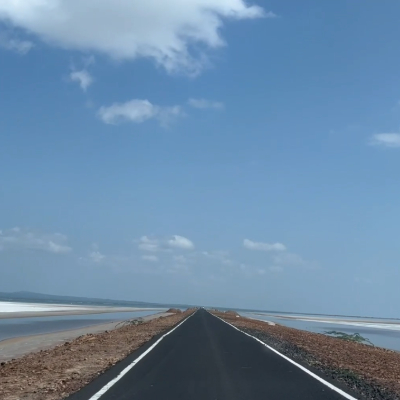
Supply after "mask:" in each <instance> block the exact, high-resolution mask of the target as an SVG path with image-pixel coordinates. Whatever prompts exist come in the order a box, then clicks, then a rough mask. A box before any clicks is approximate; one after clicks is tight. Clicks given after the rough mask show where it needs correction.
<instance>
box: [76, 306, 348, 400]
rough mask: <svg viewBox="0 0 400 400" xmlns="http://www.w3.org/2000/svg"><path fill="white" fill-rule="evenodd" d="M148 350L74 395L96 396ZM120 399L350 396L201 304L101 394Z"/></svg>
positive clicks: (322, 399)
mask: <svg viewBox="0 0 400 400" xmlns="http://www.w3.org/2000/svg"><path fill="white" fill-rule="evenodd" d="M151 344H152V343H149V344H148V347H150V346H151ZM145 350H146V348H142V349H140V350H139V351H138V352H135V353H133V354H132V355H131V356H130V357H128V359H127V360H125V362H123V363H121V364H120V365H118V366H116V367H115V368H113V369H111V370H110V371H108V372H107V373H105V374H104V375H102V376H101V377H99V378H98V379H96V380H95V381H94V382H93V383H92V384H90V385H88V386H87V387H86V388H84V389H83V390H81V391H80V392H78V393H76V394H75V395H73V396H71V397H70V400H89V399H91V398H92V397H93V396H94V395H95V393H96V392H98V391H99V390H100V389H101V388H102V387H103V386H105V385H106V384H107V383H108V382H109V381H110V380H111V379H113V378H115V377H116V376H117V375H118V373H119V372H120V371H121V370H122V369H123V368H125V367H126V366H127V365H129V364H130V363H131V362H132V361H133V360H135V358H137V357H138V356H140V354H141V353H143V352H144V351H145ZM116 399H118V400H160V399H173V400H256V399H257V400H259V399H268V400H275V399H276V400H294V399H296V400H311V399H312V400H339V399H340V400H343V399H344V397H343V396H342V395H341V394H339V393H337V392H335V391H334V390H332V389H330V388H329V387H327V386H325V385H324V384H323V383H321V382H319V381H318V380H316V379H315V378H313V377H312V376H310V375H308V374H307V373H306V372H304V371H302V370H301V369H300V368H298V367H296V366H295V365H293V364H291V363H290V362H289V361H287V360H285V359H284V358H282V357H280V356H279V355H278V354H276V353H274V352H273V351H271V350H269V349H268V348H266V347H265V346H263V345H262V344H261V343H259V342H257V341H256V340H254V339H252V338H250V337H248V336H246V335H245V334H243V333H241V332H239V331H237V330H235V329H234V328H232V327H231V326H229V325H227V324H226V323H224V322H222V321H221V320H219V319H218V318H216V317H214V316H212V315H211V314H209V313H208V312H206V311H205V310H199V311H197V312H196V313H195V314H194V315H193V316H192V317H190V318H189V319H188V320H187V321H185V322H184V323H183V324H182V325H181V326H179V327H178V328H177V329H176V330H175V331H173V332H172V333H171V334H170V335H168V336H166V337H165V338H164V339H163V340H162V341H161V342H160V343H159V344H158V345H157V346H155V347H154V348H153V349H152V350H151V351H150V352H149V353H148V354H146V355H145V356H144V357H143V358H142V359H141V360H140V361H139V362H138V363H137V364H136V365H135V366H134V367H133V368H132V369H131V370H130V371H129V372H128V373H127V374H126V375H124V376H123V377H122V378H121V379H120V380H118V382H116V383H115V384H114V385H113V386H112V387H111V388H110V389H109V390H108V391H107V392H105V393H104V394H103V395H102V396H101V397H100V400H116Z"/></svg>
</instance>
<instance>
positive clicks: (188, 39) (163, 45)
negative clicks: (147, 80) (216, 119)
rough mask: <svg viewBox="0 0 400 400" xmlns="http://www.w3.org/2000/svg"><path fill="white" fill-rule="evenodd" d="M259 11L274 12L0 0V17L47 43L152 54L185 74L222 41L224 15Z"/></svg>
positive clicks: (229, 3)
mask: <svg viewBox="0 0 400 400" xmlns="http://www.w3.org/2000/svg"><path fill="white" fill-rule="evenodd" d="M260 17H275V15H274V14H273V13H271V12H264V10H263V9H262V8H261V7H258V6H256V5H248V4H247V2H246V1H245V0H218V1H215V0H190V1H189V0H146V1H138V0H135V1H133V0H96V1H93V0H57V1H55V0H29V1H16V0H2V1H1V2H0V20H5V21H7V22H10V23H12V24H14V25H15V26H17V27H20V28H23V29H25V30H27V31H28V32H30V33H32V34H35V35H37V36H38V37H40V38H41V39H42V40H43V41H45V42H46V43H49V44H51V45H54V46H58V47H61V48H63V49H73V50H83V51H97V52H99V53H103V54H106V55H108V56H110V57H113V58H116V59H135V58H140V57H141V58H147V59H152V60H154V61H155V62H156V63H157V64H158V65H161V66H163V67H164V68H165V69H166V70H167V71H169V72H176V71H178V72H182V71H183V72H186V73H188V74H196V73H199V72H200V71H201V70H202V69H203V68H204V66H205V65H206V64H207V57H206V55H205V51H206V49H215V48H218V47H221V46H224V45H225V42H224V40H223V38H222V37H221V31H222V29H221V28H222V26H223V24H224V22H225V21H226V20H244V19H255V18H260ZM193 50H194V51H193ZM195 54H197V56H196V55H195Z"/></svg>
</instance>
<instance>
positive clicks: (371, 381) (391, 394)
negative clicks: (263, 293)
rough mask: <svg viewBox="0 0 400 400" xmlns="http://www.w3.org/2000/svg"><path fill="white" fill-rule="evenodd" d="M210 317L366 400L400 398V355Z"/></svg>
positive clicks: (278, 327) (277, 327)
mask: <svg viewBox="0 0 400 400" xmlns="http://www.w3.org/2000/svg"><path fill="white" fill-rule="evenodd" d="M213 314H215V315H217V316H219V317H220V318H223V319H224V320H226V321H227V322H229V323H231V324H232V325H234V326H236V327H237V328H239V329H241V330H243V331H245V332H247V333H249V334H251V335H253V336H255V337H257V338H258V339H260V340H262V341H263V342H264V343H266V344H268V345H269V346H271V347H273V348H274V349H276V350H278V351H279V352H281V353H283V354H284V355H286V356H287V357H290V358H291V359H292V360H294V361H296V362H298V363H300V364H302V365H304V366H306V367H307V366H308V367H310V368H311V369H314V370H318V371H320V372H322V374H323V375H325V376H326V377H327V378H329V379H334V380H338V381H340V382H342V383H344V384H345V385H347V386H348V387H349V388H351V389H352V390H355V391H356V392H358V393H359V394H360V395H361V396H363V397H364V398H365V399H371V400H399V399H400V353H398V352H395V351H391V350H386V349H382V348H379V347H372V346H368V345H365V344H360V343H354V342H348V341H344V340H340V339H336V338H332V337H328V336H325V335H322V334H317V333H311V332H306V331H301V330H297V329H293V328H287V327H285V326H282V325H275V326H271V325H268V323H266V322H262V321H256V320H252V319H248V318H244V317H239V318H238V317H237V316H236V315H235V314H227V313H218V312H213Z"/></svg>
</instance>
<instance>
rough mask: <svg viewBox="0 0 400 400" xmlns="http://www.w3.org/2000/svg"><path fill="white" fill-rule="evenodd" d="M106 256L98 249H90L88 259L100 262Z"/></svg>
mask: <svg viewBox="0 0 400 400" xmlns="http://www.w3.org/2000/svg"><path fill="white" fill-rule="evenodd" d="M105 258H106V256H105V255H104V254H101V253H100V252H99V251H92V252H91V253H89V259H90V260H91V261H93V262H94V263H97V264H98V263H101V262H102V261H103V260H104V259H105Z"/></svg>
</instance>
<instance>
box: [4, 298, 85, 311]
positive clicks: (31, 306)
mask: <svg viewBox="0 0 400 400" xmlns="http://www.w3.org/2000/svg"><path fill="white" fill-rule="evenodd" d="M92 308H93V307H92ZM88 309H89V308H87V307H81V306H75V305H66V304H40V303H18V302H8V301H0V313H15V312H46V311H63V310H64V311H71V310H82V311H83V310H88Z"/></svg>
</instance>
